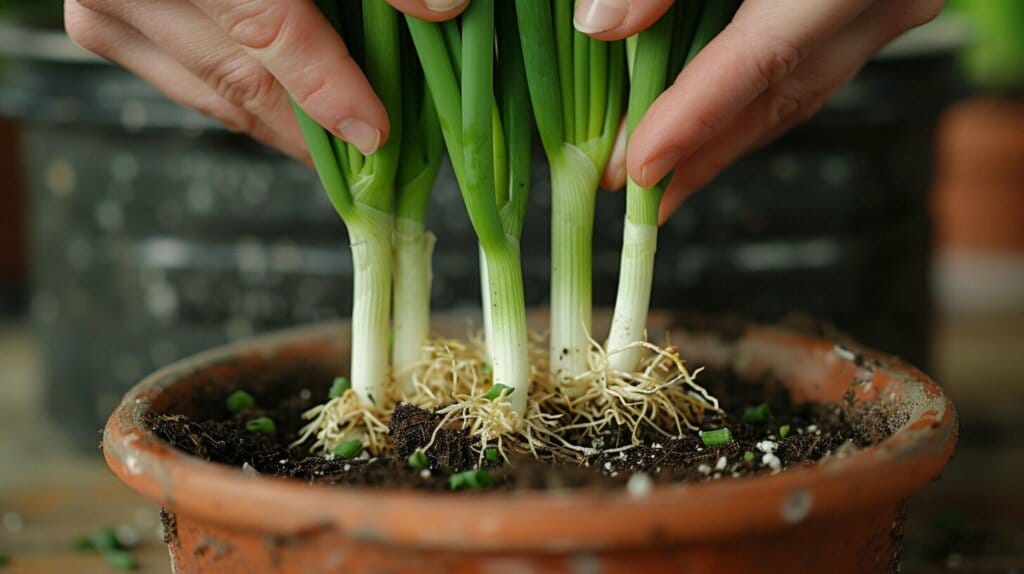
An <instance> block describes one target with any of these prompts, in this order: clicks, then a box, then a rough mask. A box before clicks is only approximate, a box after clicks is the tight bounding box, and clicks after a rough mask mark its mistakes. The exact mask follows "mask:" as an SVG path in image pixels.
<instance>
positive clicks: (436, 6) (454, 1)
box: [423, 0, 466, 12]
mask: <svg viewBox="0 0 1024 574" xmlns="http://www.w3.org/2000/svg"><path fill="white" fill-rule="evenodd" d="M423 3H424V4H426V5H427V10H430V11H431V12H451V11H452V10H454V9H456V8H458V7H459V6H462V5H463V4H465V3H466V0H424V1H423Z"/></svg>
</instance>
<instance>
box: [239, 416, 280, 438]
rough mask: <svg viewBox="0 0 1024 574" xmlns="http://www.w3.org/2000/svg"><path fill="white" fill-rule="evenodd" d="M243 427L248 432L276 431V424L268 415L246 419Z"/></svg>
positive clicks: (272, 432) (271, 432)
mask: <svg viewBox="0 0 1024 574" xmlns="http://www.w3.org/2000/svg"><path fill="white" fill-rule="evenodd" d="M245 429H246V430H247V431H249V432H257V433H261V434H274V433H275V432H277V425H275V424H274V421H273V420H272V419H270V418H269V417H259V418H255V419H252V420H250V421H246V423H245Z"/></svg>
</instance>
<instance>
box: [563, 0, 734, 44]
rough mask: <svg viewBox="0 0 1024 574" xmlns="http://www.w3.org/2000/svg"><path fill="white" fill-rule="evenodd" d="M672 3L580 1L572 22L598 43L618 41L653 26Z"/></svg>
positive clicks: (665, 0)
mask: <svg viewBox="0 0 1024 574" xmlns="http://www.w3.org/2000/svg"><path fill="white" fill-rule="evenodd" d="M683 1H692V0H683ZM715 1H716V2H717V1H719V0H715ZM673 2H674V0H640V1H637V0H634V1H633V2H630V0H580V3H579V4H577V5H576V12H575V15H574V16H573V22H574V23H575V25H576V29H577V30H579V31H580V32H583V33H584V34H589V35H590V36H592V37H594V38H597V39H598V40H607V41H610V40H621V39H623V38H625V37H627V36H632V35H633V34H636V33H637V32H640V31H641V30H644V29H646V28H648V27H649V26H650V25H651V24H653V23H655V22H656V21H657V20H658V18H661V16H662V15H663V14H664V13H665V12H667V11H668V9H669V7H671V6H672V3H673Z"/></svg>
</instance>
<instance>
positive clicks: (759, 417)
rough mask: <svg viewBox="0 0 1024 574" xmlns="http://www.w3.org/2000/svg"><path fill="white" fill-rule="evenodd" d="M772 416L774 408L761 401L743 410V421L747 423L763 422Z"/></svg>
mask: <svg viewBox="0 0 1024 574" xmlns="http://www.w3.org/2000/svg"><path fill="white" fill-rule="evenodd" d="M770 418H772V408H771V407H770V406H768V403H761V404H759V405H757V406H756V407H747V409H746V410H745V411H743V422H745V423H747V424H762V423H766V422H768V419H770Z"/></svg>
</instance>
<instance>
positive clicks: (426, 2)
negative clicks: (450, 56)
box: [388, 0, 511, 22]
mask: <svg viewBox="0 0 1024 574" xmlns="http://www.w3.org/2000/svg"><path fill="white" fill-rule="evenodd" d="M487 1H488V2H491V1H493V0H487ZM502 1H506V0H502ZM508 1H511V0H508ZM388 3H389V4H391V5H392V6H394V7H395V9H396V10H398V11H399V12H402V13H405V14H408V15H409V16H412V17H414V18H419V19H420V20H426V21H428V22H442V21H444V20H451V19H452V18H454V17H456V16H458V15H459V14H461V13H462V11H463V10H465V9H466V6H468V5H469V0H388Z"/></svg>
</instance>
